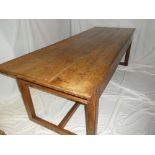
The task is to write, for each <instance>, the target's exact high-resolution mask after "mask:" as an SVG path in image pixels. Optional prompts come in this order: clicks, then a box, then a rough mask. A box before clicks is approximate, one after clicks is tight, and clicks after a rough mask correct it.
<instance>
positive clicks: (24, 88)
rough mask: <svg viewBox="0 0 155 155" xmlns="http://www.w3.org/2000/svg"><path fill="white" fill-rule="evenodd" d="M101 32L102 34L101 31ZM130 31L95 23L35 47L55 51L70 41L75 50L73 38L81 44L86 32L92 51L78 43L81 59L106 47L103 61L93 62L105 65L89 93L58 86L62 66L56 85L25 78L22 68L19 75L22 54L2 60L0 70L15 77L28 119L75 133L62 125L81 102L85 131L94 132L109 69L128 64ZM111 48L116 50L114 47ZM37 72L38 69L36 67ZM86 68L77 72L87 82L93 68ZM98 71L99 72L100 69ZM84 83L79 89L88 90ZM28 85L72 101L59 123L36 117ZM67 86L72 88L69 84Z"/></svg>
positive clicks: (54, 129) (33, 54) (65, 131)
mask: <svg viewBox="0 0 155 155" xmlns="http://www.w3.org/2000/svg"><path fill="white" fill-rule="evenodd" d="M102 32H103V34H102V35H101V33H102ZM133 32H134V29H131V28H130V29H129V28H128V29H127V28H101V27H100V28H99V27H96V28H93V29H90V30H88V31H85V32H83V33H81V34H79V35H76V36H73V37H71V38H70V39H66V40H64V41H61V42H59V43H56V44H54V45H51V46H49V47H46V48H43V49H40V50H39V52H41V53H43V52H44V51H46V50H48V49H49V51H55V50H58V52H59V50H60V48H59V47H61V49H62V47H63V48H65V47H67V48H68V47H69V46H70V45H73V47H72V49H71V50H75V48H74V46H75V47H79V46H76V41H77V44H78V43H79V44H78V45H80V44H81V40H82V39H81V38H84V37H86V36H87V37H86V38H85V40H86V44H87V42H89V44H88V46H87V48H88V47H89V46H90V49H91V50H92V52H88V53H87V51H86V50H87V49H86V48H85V49H84V48H83V47H82V44H81V47H80V48H81V49H82V48H83V49H84V50H85V51H86V53H85V55H84V56H83V55H82V54H79V55H80V56H81V55H82V58H83V57H84V59H86V60H90V59H93V58H94V57H95V56H96V57H97V54H101V52H103V50H104V49H107V50H105V52H104V53H103V54H102V55H99V56H100V57H103V61H105V62H101V61H99V62H97V65H98V67H100V64H101V65H105V66H104V67H105V68H104V70H103V72H102V74H103V73H104V78H103V79H102V78H101V79H100V78H99V76H95V79H99V80H100V82H98V83H95V84H94V85H93V87H90V88H93V89H91V91H90V92H91V93H88V94H90V95H89V96H88V95H87V94H86V93H85V92H86V91H85V92H84V91H83V92H84V93H83V94H82V93H81V92H80V91H79V92H78V91H75V92H74V91H70V92H69V91H68V90H69V89H68V88H67V86H68V85H66V90H65V87H64V89H62V88H61V87H60V86H64V83H63V82H62V81H63V80H62V79H60V78H64V79H65V73H64V72H63V71H64V70H61V71H60V72H59V74H58V76H57V78H56V80H55V78H54V80H53V81H54V84H55V85H54V86H56V87H49V85H48V84H44V83H43V84H42V83H41V82H40V81H41V80H40V81H39V82H38V81H37V80H36V79H35V78H34V79H33V78H32V77H31V78H29V77H28V76H27V77H26V76H25V75H24V74H25V72H23V75H22V72H21V70H22V69H23V68H24V69H25V68H26V67H27V66H26V65H28V64H26V62H24V63H25V64H26V65H25V64H22V61H21V60H26V59H27V58H26V57H24V56H22V57H21V58H20V57H19V58H18V59H15V60H13V61H9V62H6V63H4V64H1V65H0V72H1V73H4V74H7V75H9V76H12V77H15V78H16V80H17V83H18V86H19V89H20V92H21V95H22V98H23V101H24V105H25V108H26V111H27V114H28V117H29V119H30V120H31V121H33V122H36V123H38V124H40V125H42V126H44V127H46V128H48V129H51V130H53V131H55V132H56V133H59V134H67V135H74V134H75V133H73V132H71V131H68V130H66V129H64V127H65V125H66V124H67V122H68V121H69V120H70V118H71V117H72V115H73V114H74V112H75V111H76V110H77V109H78V107H79V105H80V104H83V105H84V108H85V119H86V134H88V135H94V134H96V131H97V122H98V121H97V119H98V107H99V98H100V96H101V94H102V92H103V90H104V89H105V87H106V86H107V84H108V82H109V80H110V79H111V77H112V75H113V73H114V72H115V70H116V68H117V66H118V65H119V64H120V65H124V66H127V65H128V61H129V55H130V49H131V43H132V37H133ZM90 34H93V35H94V37H96V38H95V39H94V40H93V39H92V38H91V37H89V36H90ZM104 34H105V35H104ZM109 34H110V35H109ZM105 36H107V37H105ZM110 36H111V37H110ZM113 37H114V39H111V38H113ZM115 37H116V38H115ZM119 37H120V38H119ZM123 37H124V38H123ZM121 38H122V40H121ZM80 39H81V40H80ZM117 39H118V40H117ZM100 40H101V43H102V41H103V43H104V46H103V47H102V46H101V43H100ZM115 40H116V42H115ZM95 41H96V44H95V43H94V45H92V43H93V42H95ZM98 42H99V43H100V44H99V45H100V46H101V47H100V48H99V49H98V48H97V47H98V46H99V45H98ZM107 42H108V43H109V44H108V45H107ZM74 44H75V45H74ZM85 46H86V45H85ZM91 46H92V47H91ZM70 47H71V46H70ZM94 47H95V48H94ZM111 47H113V48H112V50H111ZM50 48H51V49H50ZM115 48H116V49H117V50H115ZM68 49H69V48H68ZM94 49H95V50H94ZM118 49H119V50H118ZM91 50H89V51H91ZM93 50H94V51H95V52H97V54H94V53H95V52H94V51H93ZM79 51H80V49H79ZM98 51H99V52H98ZM109 51H114V53H112V54H115V53H117V54H116V55H115V57H114V56H113V55H112V54H110V52H109ZM39 52H38V53H39ZM36 53H37V51H36V52H33V53H32V54H28V56H27V57H28V60H29V59H30V60H31V57H32V58H33V59H34V58H36V56H35V54H36ZM48 53H49V52H48ZM79 53H80V52H79ZM92 53H93V54H92ZM45 54H47V53H45ZM45 54H44V55H45ZM91 54H92V56H91ZM124 54H125V60H124V62H120V60H121V59H122V57H123V55H124ZM38 55H39V54H38ZM44 55H42V57H41V58H43V56H44ZM75 55H76V54H75ZM87 55H88V59H87ZM54 56H55V55H54ZM85 56H86V58H85ZM64 57H65V55H64ZM41 58H40V59H39V57H38V60H36V62H37V61H41ZM73 58H74V57H72V59H73ZM106 58H108V59H109V64H108V63H107V62H108V60H107V62H106ZM98 59H99V57H97V59H96V61H97V60H98ZM78 60H79V59H78ZM80 61H81V59H80ZM30 63H31V61H30ZM67 63H68V60H67ZM78 63H79V62H78ZM102 63H103V64H102ZM44 64H45V62H44ZM81 64H82V62H80V63H79V64H78V65H81ZM91 64H92V62H91ZM20 65H21V66H22V65H23V66H24V65H25V66H24V67H23V68H22V67H21V68H22V69H21V68H20ZM32 65H33V64H32ZM86 65H87V64H86ZM89 65H90V64H89ZM93 65H94V66H95V64H94V63H93ZM76 67H77V66H76ZM95 67H96V66H95ZM29 68H30V66H29V67H27V70H28V69H29ZM92 68H93V67H92ZM16 69H17V70H16ZM71 69H72V70H73V67H71ZM95 69H96V68H95ZM65 70H66V68H65ZM87 70H88V69H87ZM87 70H86V71H87ZM38 72H39V73H40V70H39V71H38ZM88 72H90V74H88V75H85V74H81V78H82V76H84V77H86V81H85V83H87V82H88V80H89V79H90V80H91V79H93V80H94V77H93V78H92V74H91V73H92V72H93V71H92V70H88ZM98 72H99V73H100V70H99V71H98ZM36 73H37V72H36ZM61 73H62V77H61V76H60V75H61ZM69 73H70V72H69V71H68V72H67V74H69ZM73 73H75V74H77V75H78V73H76V71H75V70H73ZM102 74H101V75H102ZM28 75H29V74H28ZM56 75H57V74H56ZM90 75H91V78H90ZM54 76H55V75H54ZM77 77H78V76H77ZM69 78H70V80H71V81H72V78H71V76H69ZM75 78H76V77H75ZM53 81H52V82H53ZM55 81H56V82H55ZM64 81H65V80H64ZM94 81H95V80H94ZM72 82H74V81H72ZM66 83H67V82H66ZM60 84H61V85H60ZM90 84H92V81H91V82H90ZM69 86H70V85H69ZM81 86H82V85H81ZM86 86H88V85H86ZM86 86H85V87H84V89H83V90H88V89H89V87H88V89H85V88H86ZM90 86H91V85H90ZM29 87H33V88H37V89H39V90H42V91H45V92H48V93H51V94H54V95H57V96H60V97H63V98H65V99H69V100H72V101H75V104H74V105H73V107H72V108H71V109H70V110H69V112H68V113H67V114H66V116H65V117H64V118H63V119H62V121H61V122H60V123H59V125H55V124H52V123H50V122H48V121H46V120H43V119H42V118H39V117H38V116H37V115H36V113H35V109H34V106H33V103H32V98H31V94H30V90H29ZM74 87H75V86H74ZM53 88H54V89H53ZM59 88H61V89H59ZM71 88H73V86H72V87H71ZM75 90H76V89H75ZM79 90H82V89H79ZM87 92H88V91H87ZM81 94H82V95H81Z"/></svg>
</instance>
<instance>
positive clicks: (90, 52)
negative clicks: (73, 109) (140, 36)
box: [0, 27, 134, 99]
mask: <svg viewBox="0 0 155 155" xmlns="http://www.w3.org/2000/svg"><path fill="white" fill-rule="evenodd" d="M133 32H134V29H130V28H106V27H95V28H92V29H90V30H87V31H85V32H83V33H80V34H78V35H75V36H73V37H71V38H69V39H65V40H63V41H60V42H58V43H56V44H53V45H50V46H48V47H45V48H42V49H39V50H37V51H34V52H32V53H29V54H26V55H24V56H21V57H19V58H16V59H13V60H11V61H8V62H6V63H3V64H1V65H0V72H1V73H4V74H7V75H10V76H13V77H16V78H19V79H23V80H26V81H29V82H32V83H35V84H38V85H41V86H45V87H48V88H51V89H54V90H58V91H61V92H65V93H68V94H70V95H75V96H77V97H80V98H85V99H88V98H90V97H91V95H92V94H93V91H94V90H97V89H98V88H99V87H103V85H106V83H107V78H108V76H109V75H108V74H112V72H113V68H116V67H117V65H118V64H119V61H120V60H121V58H122V56H123V54H124V53H125V50H126V48H127V46H128V45H129V44H130V42H131V38H132V34H133ZM99 89H100V88H99Z"/></svg>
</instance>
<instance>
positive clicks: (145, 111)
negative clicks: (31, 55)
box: [0, 20, 155, 134]
mask: <svg viewBox="0 0 155 155" xmlns="http://www.w3.org/2000/svg"><path fill="white" fill-rule="evenodd" d="M4 22H5V21H1V24H0V27H1V26H3V25H4V27H3V30H2V29H0V35H1V39H3V40H2V41H3V50H2V51H3V52H4V53H2V55H1V58H0V60H1V62H2V61H5V60H8V59H11V58H13V57H16V56H19V55H22V54H24V53H26V52H29V51H32V50H34V49H37V48H40V47H41V46H44V45H47V44H49V43H51V42H54V41H56V40H59V39H62V38H63V37H67V36H69V34H70V30H71V32H72V35H74V34H77V33H79V32H82V31H84V30H86V29H88V28H91V27H94V26H112V27H113V26H114V27H135V28H136V32H135V35H134V41H133V46H132V51H131V57H130V65H129V66H128V67H123V66H119V67H118V69H117V70H116V72H115V74H114V76H113V78H112V79H111V81H110V82H109V84H108V86H107V88H106V89H105V91H104V93H103V95H102V96H101V98H100V108H99V123H98V134H155V61H154V60H155V44H154V40H155V20H72V21H71V29H70V27H69V24H70V21H69V20H67V21H56V20H54V21H53V20H51V21H50V20H47V21H42V20H27V21H25V20H20V21H7V22H8V23H9V24H4ZM11 23H12V26H10V24H11ZM13 23H14V24H15V25H14V26H13ZM17 23H18V24H19V23H20V24H19V25H20V26H19V27H18V28H17V27H16V26H17V25H18V24H17ZM25 23H26V24H25ZM56 23H57V24H56ZM54 25H55V26H54ZM51 27H52V28H51ZM50 28H51V29H52V30H50ZM25 29H26V31H24V30H25ZM20 30H21V31H20ZM53 30H54V32H53ZM60 30H61V31H60ZM19 31H20V32H22V33H19ZM10 32H12V33H10ZM13 32H14V33H13ZM17 32H18V33H17ZM13 34H14V35H13ZM15 34H18V37H15V36H17V35H15ZM53 34H55V38H54V40H52V39H53V38H51V36H53ZM61 37H62V38H61ZM23 38H24V39H23ZM14 45H16V46H14ZM0 46H1V49H2V45H0ZM15 51H16V52H15ZM6 53H8V54H6ZM2 57H3V58H2ZM3 80H4V81H5V80H6V77H5V79H2V78H0V82H1V89H0V95H1V96H3V94H5V93H6V92H7V94H8V93H10V94H12V93H13V91H14V89H13V87H10V86H9V85H8V86H7V89H8V90H7V91H4V92H3V89H4V88H6V83H4V81H3ZM9 81H10V79H8V83H9ZM5 82H6V81H5ZM10 83H11V82H10ZM11 88H12V92H11V91H10V92H9V90H10V89H11ZM4 90H5V89H4ZM31 92H32V97H33V100H34V104H35V109H36V112H37V114H38V115H39V116H40V117H43V118H45V119H47V120H49V121H52V122H54V123H58V122H59V121H60V119H61V118H62V117H63V116H64V115H65V114H66V112H67V110H68V109H69V108H70V107H71V105H72V104H73V103H72V102H71V101H67V100H64V99H62V98H60V97H56V96H53V95H49V94H47V93H44V92H40V91H36V90H34V89H31ZM5 99H6V98H5ZM0 128H1V129H4V130H5V131H6V133H7V134H55V133H54V132H51V131H49V130H47V129H45V128H44V127H41V126H39V125H37V124H35V123H32V122H31V121H29V120H28V118H27V115H26V112H25V109H24V106H23V103H22V100H21V98H20V97H19V96H18V97H16V98H12V99H11V100H10V99H9V100H4V101H3V102H1V104H0ZM66 128H67V129H70V130H72V131H73V132H76V133H79V134H84V133H85V120H84V110H83V106H81V107H80V108H79V109H78V111H77V112H76V113H75V115H74V116H73V118H72V119H71V120H70V121H69V124H68V125H67V127H66Z"/></svg>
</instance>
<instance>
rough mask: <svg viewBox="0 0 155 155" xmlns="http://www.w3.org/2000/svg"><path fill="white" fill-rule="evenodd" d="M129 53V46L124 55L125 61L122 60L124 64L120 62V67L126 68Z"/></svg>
mask: <svg viewBox="0 0 155 155" xmlns="http://www.w3.org/2000/svg"><path fill="white" fill-rule="evenodd" d="M130 51H131V44H130V46H129V47H128V49H127V51H126V53H125V60H124V62H120V65H123V66H128V64H129V56H130Z"/></svg>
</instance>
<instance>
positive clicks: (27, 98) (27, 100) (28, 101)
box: [17, 79, 36, 120]
mask: <svg viewBox="0 0 155 155" xmlns="http://www.w3.org/2000/svg"><path fill="white" fill-rule="evenodd" d="M17 83H18V86H19V89H20V92H21V95H22V98H23V101H24V105H25V108H26V111H27V114H28V117H29V119H30V120H32V119H33V118H35V117H36V114H35V110H34V106H33V102H32V98H31V94H30V90H29V87H28V84H26V83H25V82H24V81H23V80H20V79H17Z"/></svg>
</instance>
